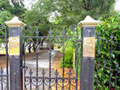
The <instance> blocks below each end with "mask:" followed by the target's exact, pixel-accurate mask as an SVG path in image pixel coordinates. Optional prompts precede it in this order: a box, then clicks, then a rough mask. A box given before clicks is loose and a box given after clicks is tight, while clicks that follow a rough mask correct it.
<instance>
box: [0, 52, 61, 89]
mask: <svg viewBox="0 0 120 90" xmlns="http://www.w3.org/2000/svg"><path fill="white" fill-rule="evenodd" d="M58 51H59V50H53V51H52V53H51V70H52V72H51V76H52V77H55V71H54V70H53V67H52V62H53V59H54V57H55V55H56V53H57V52H58ZM25 66H27V67H28V70H27V71H26V74H25V76H30V74H29V71H30V68H31V69H32V72H33V74H32V76H36V56H34V57H32V58H30V59H28V60H26V62H25ZM43 69H44V70H45V76H46V77H49V51H47V52H45V53H43V54H41V55H39V56H38V74H39V76H42V71H43ZM5 73H6V69H4V74H5ZM0 84H1V82H0ZM34 84H35V83H34ZM47 84H48V83H47ZM4 86H5V84H4ZM4 88H5V87H4ZM32 88H33V89H32V90H35V86H34V85H32ZM0 89H1V86H0ZM27 90H30V85H27ZM39 90H43V87H42V85H41V86H40V87H39ZM44 90H48V86H45V89H44Z"/></svg>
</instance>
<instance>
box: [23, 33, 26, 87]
mask: <svg viewBox="0 0 120 90" xmlns="http://www.w3.org/2000/svg"><path fill="white" fill-rule="evenodd" d="M23 40H24V45H23V47H24V53H23V54H24V56H23V60H24V67H23V68H24V88H25V89H26V84H25V81H26V64H25V52H26V46H25V33H24V35H23Z"/></svg>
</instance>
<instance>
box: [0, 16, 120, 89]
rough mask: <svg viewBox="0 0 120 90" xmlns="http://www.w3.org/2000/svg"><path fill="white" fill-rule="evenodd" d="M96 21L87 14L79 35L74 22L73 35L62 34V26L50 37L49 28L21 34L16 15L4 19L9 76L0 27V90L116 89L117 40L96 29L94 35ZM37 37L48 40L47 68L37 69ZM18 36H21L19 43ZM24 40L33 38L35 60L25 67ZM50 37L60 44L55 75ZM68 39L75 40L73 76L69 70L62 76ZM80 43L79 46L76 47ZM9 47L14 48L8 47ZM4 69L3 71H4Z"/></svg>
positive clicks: (119, 76) (119, 71) (119, 70)
mask: <svg viewBox="0 0 120 90" xmlns="http://www.w3.org/2000/svg"><path fill="white" fill-rule="evenodd" d="M98 22H99V21H96V20H94V19H92V18H91V17H90V16H87V17H86V19H85V20H84V21H81V22H80V26H81V27H82V29H81V38H80V35H79V34H78V32H79V31H78V27H77V26H74V25H73V27H74V31H75V32H76V31H77V32H76V35H75V36H66V35H65V29H63V32H62V36H53V35H52V29H50V31H49V34H48V36H39V33H40V32H38V29H37V31H36V35H35V36H26V35H24V37H22V28H21V27H22V26H24V24H23V23H22V22H21V21H19V20H18V18H17V17H15V18H13V19H12V20H11V21H9V22H6V24H7V25H8V27H9V45H10V46H9V49H10V51H9V58H10V75H9V72H8V68H9V67H8V64H9V63H8V35H7V31H6V28H5V27H4V28H3V26H2V30H5V34H4V33H3V32H2V34H3V35H1V33H0V40H4V44H5V48H6V70H4V69H3V68H1V69H0V90H9V88H10V90H26V89H27V90H33V89H34V90H35V89H37V90H46V89H48V90H52V89H53V87H54V88H55V90H59V89H60V90H119V89H120V66H119V64H120V62H119V58H120V57H119V56H120V53H119V51H120V43H116V42H114V37H113V35H111V36H110V38H109V40H106V39H105V38H103V37H102V35H101V33H100V32H99V31H98V33H97V36H95V26H96V25H97V24H98ZM0 32H1V31H0ZM29 32H30V31H29ZM40 38H47V41H48V42H49V43H48V46H49V47H48V53H47V55H48V61H49V63H48V65H49V68H48V69H45V68H39V63H40V62H41V61H40V60H41V58H40V57H39V46H40V44H39V39H40ZM22 39H24V42H23V43H22ZM26 39H30V40H29V41H30V43H31V42H32V40H33V39H35V40H36V44H35V49H36V50H35V56H34V58H33V59H34V62H35V63H36V64H35V67H34V68H32V67H28V66H27V64H26V62H27V61H28V60H26V55H25V50H24V49H26V46H27V45H26V42H28V41H26ZM31 39H32V40H31ZM53 39H56V40H57V39H58V41H59V39H61V41H60V42H59V43H60V44H61V46H62V59H63V61H62V75H59V72H58V70H57V69H56V70H53V68H52V60H53V55H52V52H53V50H52V42H53ZM71 39H75V43H76V44H75V46H76V70H75V71H76V73H75V76H74V77H73V76H72V71H71V69H69V72H68V74H67V75H68V76H67V77H66V76H65V73H66V71H65V63H64V62H65V51H66V43H65V41H66V40H68V41H69V40H71ZM14 41H15V42H14ZM14 44H16V46H17V47H16V46H15V47H14V46H11V45H14ZM31 44H32V43H31ZM25 45H26V46H25ZM23 46H24V47H23ZM80 46H81V49H80V48H79V47H80ZM10 47H11V48H12V49H14V50H11V48H10ZM15 50H17V51H15ZM23 50H24V51H23ZM79 51H80V52H81V58H79V54H80V53H78V52H79ZM108 53H109V54H108ZM116 56H117V59H116ZM22 57H23V58H22ZM46 57H47V56H46ZM79 61H81V64H80V66H81V68H80V69H81V72H80V77H79V73H78V66H79V64H78V63H79ZM4 71H6V73H4ZM9 77H10V78H9ZM79 78H80V79H79ZM9 79H10V80H9ZM9 83H10V84H9Z"/></svg>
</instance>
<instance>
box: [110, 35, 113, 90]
mask: <svg viewBox="0 0 120 90" xmlns="http://www.w3.org/2000/svg"><path fill="white" fill-rule="evenodd" d="M110 38H111V43H110V68H109V69H110V76H109V90H111V71H112V70H111V69H112V53H113V52H112V45H113V36H112V35H111V37H110Z"/></svg>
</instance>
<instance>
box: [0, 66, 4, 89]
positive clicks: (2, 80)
mask: <svg viewBox="0 0 120 90" xmlns="http://www.w3.org/2000/svg"><path fill="white" fill-rule="evenodd" d="M0 81H1V90H3V69H2V68H1V80H0Z"/></svg>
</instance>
